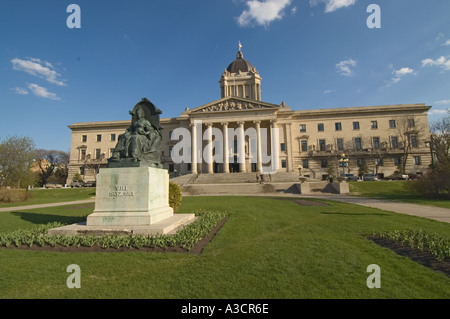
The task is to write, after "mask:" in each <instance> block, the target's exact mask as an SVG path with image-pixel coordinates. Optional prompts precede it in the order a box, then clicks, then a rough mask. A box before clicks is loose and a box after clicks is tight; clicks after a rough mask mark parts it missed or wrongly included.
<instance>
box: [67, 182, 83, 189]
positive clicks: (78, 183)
mask: <svg viewBox="0 0 450 319" xmlns="http://www.w3.org/2000/svg"><path fill="white" fill-rule="evenodd" d="M83 186H84V182H83V181H72V183H70V187H72V188H73V187H83Z"/></svg>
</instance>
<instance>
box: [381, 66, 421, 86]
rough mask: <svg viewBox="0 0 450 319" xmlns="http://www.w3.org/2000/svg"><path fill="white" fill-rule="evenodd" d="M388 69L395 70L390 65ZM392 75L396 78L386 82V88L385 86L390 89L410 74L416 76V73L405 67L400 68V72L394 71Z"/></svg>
mask: <svg viewBox="0 0 450 319" xmlns="http://www.w3.org/2000/svg"><path fill="white" fill-rule="evenodd" d="M388 67H389V68H390V69H392V68H393V66H392V64H390V65H389V66H388ZM392 74H393V75H394V77H393V78H391V79H390V80H389V81H386V86H385V87H390V86H392V85H394V84H396V83H398V82H400V80H401V79H402V78H403V77H404V76H405V75H408V74H415V73H414V70H413V69H411V68H409V67H403V68H400V69H398V70H394V71H392Z"/></svg>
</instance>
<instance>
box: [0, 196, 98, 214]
mask: <svg viewBox="0 0 450 319" xmlns="http://www.w3.org/2000/svg"><path fill="white" fill-rule="evenodd" d="M94 202H95V199H86V200H77V201H71V202H60V203H49V204H37V205H26V206H13V207H2V208H0V213H2V212H12V211H18V210H26V209H35V208H45V207H56V206H66V205H77V204H86V203H94Z"/></svg>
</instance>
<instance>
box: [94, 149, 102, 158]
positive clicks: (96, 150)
mask: <svg viewBox="0 0 450 319" xmlns="http://www.w3.org/2000/svg"><path fill="white" fill-rule="evenodd" d="M100 152H101V150H100V149H99V148H96V149H95V159H97V160H99V159H100V158H101V153H100Z"/></svg>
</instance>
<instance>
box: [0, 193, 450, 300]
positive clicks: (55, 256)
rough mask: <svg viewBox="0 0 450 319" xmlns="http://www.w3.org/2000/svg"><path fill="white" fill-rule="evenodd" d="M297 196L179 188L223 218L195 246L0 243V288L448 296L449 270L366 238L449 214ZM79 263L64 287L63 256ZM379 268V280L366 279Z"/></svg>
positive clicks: (21, 291)
mask: <svg viewBox="0 0 450 319" xmlns="http://www.w3.org/2000/svg"><path fill="white" fill-rule="evenodd" d="M320 202H322V203H327V204H329V205H328V206H300V205H299V204H297V203H294V202H292V201H288V200H283V199H270V198H260V197H184V198H183V201H182V204H181V206H180V208H179V210H178V212H179V213H187V212H192V211H194V210H197V209H202V210H222V211H226V212H227V213H228V215H229V219H228V221H227V222H226V224H225V225H224V226H223V227H222V229H221V230H220V231H219V232H218V233H217V234H216V236H215V238H214V239H213V240H212V241H211V242H210V243H209V245H208V246H207V247H206V248H205V250H204V251H203V253H202V254H201V255H193V254H187V253H145V252H130V253H128V252H127V253H106V252H101V253H58V252H35V251H21V250H15V249H4V248H0V258H1V260H2V263H0V274H1V276H0V297H1V298H165V299H172V298H188V299H191V298H194V299H195V298H230V299H233V298H286V299H287V298H449V297H450V278H448V277H447V276H445V275H443V274H439V273H436V272H434V271H432V270H430V269H428V268H426V267H424V266H421V265H420V264H418V263H415V262H413V261H411V260H410V259H408V258H407V257H402V256H399V255H397V254H396V253H395V252H393V251H390V250H388V249H386V248H383V247H380V246H378V245H376V244H375V243H373V242H372V241H370V240H368V239H366V238H365V235H366V234H370V233H372V232H374V231H389V230H396V229H424V230H426V231H428V232H432V233H436V234H441V235H442V236H447V237H448V234H449V233H450V224H448V223H442V222H437V221H434V220H427V219H423V218H417V217H412V216H408V215H402V214H395V213H391V212H385V211H380V210H377V209H372V208H366V207H361V206H356V205H351V204H346V203H337V202H325V201H320ZM92 208H93V206H92V207H90V208H89V207H84V208H79V209H71V208H70V207H65V209H62V208H61V207H59V208H51V209H39V210H30V211H26V212H10V213H1V214H0V225H1V229H2V230H5V229H8V230H13V229H17V228H23V227H27V226H30V225H32V224H39V223H48V222H49V221H53V220H54V221H60V222H64V221H67V222H72V221H73V220H74V219H79V218H81V217H82V216H84V215H86V214H89V213H90V212H91V211H92ZM70 264H77V265H79V266H80V268H81V288H80V289H69V288H68V287H67V286H66V280H67V278H68V276H69V275H70V274H69V273H67V272H66V269H67V266H68V265H70ZM370 264H377V265H379V266H380V268H381V288H379V289H377V288H373V289H369V288H368V287H367V285H366V280H367V277H368V276H369V275H370V273H367V266H369V265H370Z"/></svg>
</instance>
